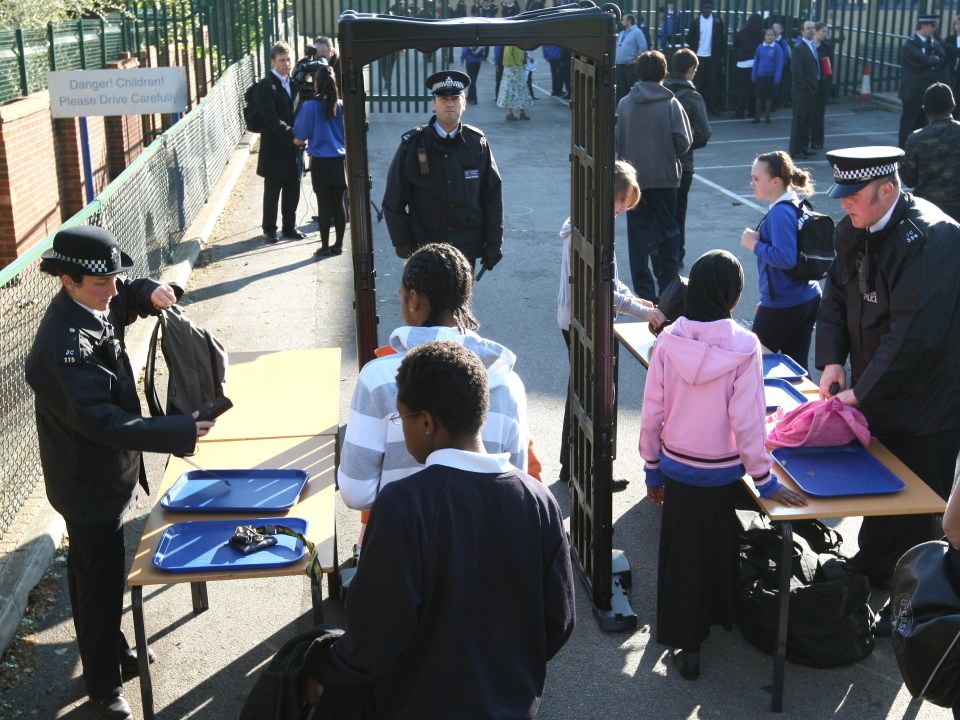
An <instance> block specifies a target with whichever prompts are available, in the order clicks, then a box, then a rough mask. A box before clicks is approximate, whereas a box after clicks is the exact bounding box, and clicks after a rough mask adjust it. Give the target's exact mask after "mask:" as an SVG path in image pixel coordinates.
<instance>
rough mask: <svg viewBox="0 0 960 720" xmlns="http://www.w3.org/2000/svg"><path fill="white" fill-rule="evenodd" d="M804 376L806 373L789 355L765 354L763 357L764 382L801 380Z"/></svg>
mask: <svg viewBox="0 0 960 720" xmlns="http://www.w3.org/2000/svg"><path fill="white" fill-rule="evenodd" d="M806 375H807V371H806V370H804V369H803V368H802V367H800V363H798V362H797V361H796V360H794V359H793V358H792V357H790V356H789V355H784V354H783V353H766V354H764V356H763V379H764V380H774V379H777V380H801V379H803V378H804V377H806Z"/></svg>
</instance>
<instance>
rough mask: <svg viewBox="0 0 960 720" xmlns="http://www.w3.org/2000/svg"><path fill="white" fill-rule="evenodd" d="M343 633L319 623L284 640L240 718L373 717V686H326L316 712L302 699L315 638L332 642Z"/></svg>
mask: <svg viewBox="0 0 960 720" xmlns="http://www.w3.org/2000/svg"><path fill="white" fill-rule="evenodd" d="M341 635H343V631H342V630H337V629H334V628H331V627H329V626H326V625H318V626H317V627H315V628H313V629H312V630H308V631H307V632H304V633H301V634H300V635H297V636H296V637H294V638H291V639H290V640H288V641H287V642H286V643H284V644H283V647H281V648H280V649H279V650H278V651H277V654H276V655H274V656H273V659H272V660H271V661H270V664H269V665H267V667H266V668H264V670H263V672H261V673H260V677H258V678H257V681H256V683H254V686H253V689H251V690H250V694H249V695H248V696H247V701H246V702H245V703H244V704H243V709H242V710H241V711H240V720H306V718H308V717H309V718H311V719H312V720H325V719H329V720H347V719H349V720H368V719H372V718H373V717H374V715H375V713H374V707H375V705H374V700H373V693H372V691H371V690H370V688H369V687H364V686H357V687H326V688H324V691H323V695H322V696H321V698H320V704H319V705H317V707H316V710H315V712H314V713H313V714H312V715H311V714H310V713H311V711H312V709H311V708H310V707H309V706H306V705H304V704H303V700H302V699H301V695H300V682H301V679H302V677H303V672H304V670H303V658H304V656H305V655H306V654H307V650H309V649H310V646H311V645H313V643H314V641H316V642H319V643H321V644H324V645H330V644H333V642H334V641H335V640H336V639H337V638H339V637H340V636H341Z"/></svg>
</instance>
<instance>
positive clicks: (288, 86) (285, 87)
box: [270, 70, 290, 97]
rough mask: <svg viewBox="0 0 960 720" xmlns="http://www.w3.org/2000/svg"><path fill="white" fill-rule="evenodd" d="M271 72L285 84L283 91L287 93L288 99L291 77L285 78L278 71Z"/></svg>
mask: <svg viewBox="0 0 960 720" xmlns="http://www.w3.org/2000/svg"><path fill="white" fill-rule="evenodd" d="M270 72H272V73H273V74H274V75H276V76H277V77H278V78H279V79H280V82H281V83H283V89H284V90H286V91H287V97H290V76H289V75H287V76H286V77H284V76H283V75H281V74H280V73H278V72H277V71H276V70H271V71H270Z"/></svg>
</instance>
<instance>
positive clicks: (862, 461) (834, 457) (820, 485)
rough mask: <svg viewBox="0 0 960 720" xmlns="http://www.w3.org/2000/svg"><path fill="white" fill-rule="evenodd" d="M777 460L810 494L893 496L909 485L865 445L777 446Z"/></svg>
mask: <svg viewBox="0 0 960 720" xmlns="http://www.w3.org/2000/svg"><path fill="white" fill-rule="evenodd" d="M772 455H773V458H774V460H776V461H777V462H778V463H779V464H780V467H782V468H783V469H784V470H785V471H786V473H787V474H788V475H789V476H790V477H791V478H793V481H794V482H795V483H796V484H797V485H798V486H799V487H800V489H801V490H803V491H804V492H805V493H807V495H812V496H814V497H840V496H844V495H889V494H892V493H898V492H900V491H901V490H903V488H904V487H906V486H905V485H904V484H903V481H902V480H901V479H900V478H898V477H897V476H896V475H894V474H893V473H892V472H890V470H889V469H888V468H887V467H886V466H885V465H884V464H883V463H881V462H880V461H879V460H877V459H876V458H875V457H874V456H873V455H871V454H870V453H869V452H867V450H866V448H864V447H863V446H862V445H842V446H840V447H810V448H802V447H801V448H776V449H775V450H774V451H773V452H772Z"/></svg>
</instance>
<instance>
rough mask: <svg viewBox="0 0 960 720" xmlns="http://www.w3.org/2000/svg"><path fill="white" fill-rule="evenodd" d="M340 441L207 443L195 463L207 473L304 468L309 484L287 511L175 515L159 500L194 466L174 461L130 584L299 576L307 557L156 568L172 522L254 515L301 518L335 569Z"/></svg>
mask: <svg viewBox="0 0 960 720" xmlns="http://www.w3.org/2000/svg"><path fill="white" fill-rule="evenodd" d="M335 447H336V439H335V437H332V436H314V437H296V438H267V439H262V440H244V441H224V442H216V443H205V444H203V445H201V446H200V449H199V451H198V452H197V454H196V455H194V456H192V457H191V458H190V459H191V460H193V461H194V462H195V463H197V465H200V466H201V467H203V468H206V469H208V470H213V471H216V470H217V468H220V469H225V470H226V469H235V468H266V469H289V468H296V469H299V470H305V471H306V472H307V473H308V475H309V480H308V481H307V484H306V486H305V487H304V489H303V493H302V494H301V495H300V500H299V501H298V502H297V504H296V505H294V506H293V507H292V508H290V509H289V510H287V511H286V512H282V513H239V514H238V513H182V512H181V513H174V512H168V511H166V510H164V509H163V507H162V506H161V505H160V502H159V498H162V497H163V495H164V494H165V493H166V492H167V490H168V489H169V488H170V486H171V485H173V483H174V482H176V480H177V478H179V477H180V475H182V474H183V473H184V472H187V471H189V470H193V469H194V468H193V467H192V466H191V465H189V464H187V462H186V461H185V460H183V459H182V458H178V457H174V456H171V457H170V461H169V462H168V463H167V469H166V471H165V472H164V475H163V481H162V482H161V485H160V492H159V493H158V494H157V498H158V501H157V504H156V505H154V507H153V510H151V512H150V516H149V517H148V518H147V524H146V526H145V527H144V529H143V536H142V537H141V539H140V544H139V546H138V547H137V552H136V555H135V556H134V559H133V565H132V567H131V568H130V574H129V575H128V576H127V582H128V584H130V585H168V584H173V583H182V582H204V581H212V580H232V579H237V578H257V577H281V576H285V575H299V574H301V573H303V572H304V570H305V569H306V566H307V558H306V557H305V558H304V560H303V561H301V562H298V563H293V564H291V565H286V566H284V567H280V568H268V569H241V570H236V571H233V570H218V571H208V572H187V573H179V572H176V573H175V572H165V571H162V570H158V569H157V568H155V567H154V566H153V556H154V554H155V553H156V550H157V544H158V543H159V541H160V538H161V537H162V536H163V533H164V531H165V530H166V529H167V528H168V527H170V526H171V525H172V524H173V523H177V522H186V521H190V520H228V519H229V520H242V519H245V518H248V519H252V518H254V517H276V518H277V519H278V520H282V518H284V517H288V516H289V517H299V518H303V519H305V520H306V521H307V522H308V524H309V527H308V531H307V538H308V539H309V540H311V541H312V542H314V543H316V545H317V548H318V550H319V554H318V557H319V559H320V565H321V566H322V567H323V570H324V572H332V571H333V569H334V567H333V565H334V562H333V555H334V552H333V551H334V543H335V542H336V532H335V528H336V525H335V515H334V494H335V490H334V460H335V452H334V451H335Z"/></svg>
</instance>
